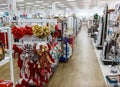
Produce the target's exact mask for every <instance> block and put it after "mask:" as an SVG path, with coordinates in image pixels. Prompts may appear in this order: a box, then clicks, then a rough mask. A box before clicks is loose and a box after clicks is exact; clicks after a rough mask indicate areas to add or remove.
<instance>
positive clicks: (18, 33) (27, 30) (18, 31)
mask: <svg viewBox="0 0 120 87" xmlns="http://www.w3.org/2000/svg"><path fill="white" fill-rule="evenodd" d="M12 34H13V36H14V37H15V38H17V39H20V38H22V37H23V36H24V35H29V36H31V35H32V34H33V32H32V27H31V26H28V25H26V26H25V27H18V26H13V27H12Z"/></svg>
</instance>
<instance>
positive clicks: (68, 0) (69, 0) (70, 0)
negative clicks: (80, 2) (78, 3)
mask: <svg viewBox="0 0 120 87" xmlns="http://www.w3.org/2000/svg"><path fill="white" fill-rule="evenodd" d="M72 1H75V0H67V2H72Z"/></svg>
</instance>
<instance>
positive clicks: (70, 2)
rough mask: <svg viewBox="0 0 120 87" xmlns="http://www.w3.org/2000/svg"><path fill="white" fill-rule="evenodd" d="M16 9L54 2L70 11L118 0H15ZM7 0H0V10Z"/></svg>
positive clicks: (3, 7)
mask: <svg viewBox="0 0 120 87" xmlns="http://www.w3.org/2000/svg"><path fill="white" fill-rule="evenodd" d="M16 1H17V4H16V5H17V10H23V11H25V10H37V9H40V10H42V9H50V8H51V7H52V2H54V3H55V5H56V7H57V9H61V10H64V9H67V10H71V11H73V10H74V11H80V10H83V9H89V10H91V9H101V8H104V6H105V4H106V3H107V4H109V7H110V8H114V6H115V5H116V4H118V3H120V0H16ZM7 7H8V5H7V0H0V10H2V11H3V10H7V9H8V8H7Z"/></svg>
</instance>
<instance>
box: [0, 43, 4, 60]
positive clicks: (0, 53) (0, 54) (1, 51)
mask: <svg viewBox="0 0 120 87" xmlns="http://www.w3.org/2000/svg"><path fill="white" fill-rule="evenodd" d="M4 57H5V51H4V47H3V44H2V42H1V41H0V60H2V59H4Z"/></svg>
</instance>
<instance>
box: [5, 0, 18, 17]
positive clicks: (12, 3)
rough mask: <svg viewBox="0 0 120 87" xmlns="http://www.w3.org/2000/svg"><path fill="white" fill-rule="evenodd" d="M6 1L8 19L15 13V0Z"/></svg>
mask: <svg viewBox="0 0 120 87" xmlns="http://www.w3.org/2000/svg"><path fill="white" fill-rule="evenodd" d="M7 2H8V12H9V17H10V19H11V18H12V17H13V16H14V15H16V14H17V13H16V0H7Z"/></svg>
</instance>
